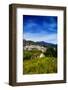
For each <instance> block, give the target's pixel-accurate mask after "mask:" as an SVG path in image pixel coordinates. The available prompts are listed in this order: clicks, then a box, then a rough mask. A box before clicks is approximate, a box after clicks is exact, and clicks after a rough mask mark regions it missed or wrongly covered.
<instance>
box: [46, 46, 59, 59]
mask: <svg viewBox="0 0 68 90" xmlns="http://www.w3.org/2000/svg"><path fill="white" fill-rule="evenodd" d="M44 54H45V56H50V57H57V47H55V48H53V47H48V48H47V50H46V52H44Z"/></svg>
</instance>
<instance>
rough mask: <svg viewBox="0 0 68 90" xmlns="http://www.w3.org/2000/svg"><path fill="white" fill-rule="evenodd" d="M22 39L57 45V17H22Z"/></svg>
mask: <svg viewBox="0 0 68 90" xmlns="http://www.w3.org/2000/svg"><path fill="white" fill-rule="evenodd" d="M23 32H24V39H26V40H32V41H45V42H48V43H53V44H57V17H56V16H33V15H23Z"/></svg>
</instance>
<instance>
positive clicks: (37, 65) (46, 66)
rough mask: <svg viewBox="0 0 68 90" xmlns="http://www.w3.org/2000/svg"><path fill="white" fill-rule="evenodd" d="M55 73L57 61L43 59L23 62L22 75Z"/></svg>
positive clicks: (54, 59)
mask: <svg viewBox="0 0 68 90" xmlns="http://www.w3.org/2000/svg"><path fill="white" fill-rule="evenodd" d="M44 73H57V59H56V58H55V57H44V58H37V59H33V60H24V61H23V74H44Z"/></svg>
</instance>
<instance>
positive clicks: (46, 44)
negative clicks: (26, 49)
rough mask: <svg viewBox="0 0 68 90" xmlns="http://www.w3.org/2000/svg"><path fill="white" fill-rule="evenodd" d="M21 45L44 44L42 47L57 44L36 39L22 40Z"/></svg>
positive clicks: (55, 45)
mask: <svg viewBox="0 0 68 90" xmlns="http://www.w3.org/2000/svg"><path fill="white" fill-rule="evenodd" d="M23 45H24V46H26V45H39V46H44V47H57V44H52V43H47V42H44V41H37V42H34V41H30V40H25V39H24V40H23Z"/></svg>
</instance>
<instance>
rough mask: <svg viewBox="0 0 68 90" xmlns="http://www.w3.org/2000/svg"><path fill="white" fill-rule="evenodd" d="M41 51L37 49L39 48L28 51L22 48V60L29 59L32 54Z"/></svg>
mask: <svg viewBox="0 0 68 90" xmlns="http://www.w3.org/2000/svg"><path fill="white" fill-rule="evenodd" d="M40 53H41V51H39V50H30V51H28V50H24V54H23V57H24V58H23V59H24V60H29V59H31V57H32V56H33V55H34V54H40Z"/></svg>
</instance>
